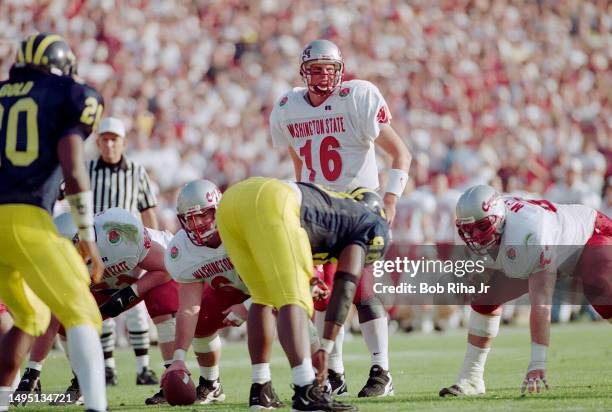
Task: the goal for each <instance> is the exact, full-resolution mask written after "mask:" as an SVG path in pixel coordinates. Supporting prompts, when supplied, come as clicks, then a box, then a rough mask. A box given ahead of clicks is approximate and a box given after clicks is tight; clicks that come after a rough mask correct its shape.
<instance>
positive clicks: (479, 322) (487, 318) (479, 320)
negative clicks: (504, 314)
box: [468, 308, 501, 338]
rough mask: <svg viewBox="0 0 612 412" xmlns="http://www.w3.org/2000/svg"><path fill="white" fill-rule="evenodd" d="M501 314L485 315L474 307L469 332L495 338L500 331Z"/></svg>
mask: <svg viewBox="0 0 612 412" xmlns="http://www.w3.org/2000/svg"><path fill="white" fill-rule="evenodd" d="M500 319H501V316H500V315H483V314H482V313H479V312H477V311H476V310H474V308H472V312H471V313H470V321H469V326H468V332H469V334H470V335H474V336H480V337H483V338H494V337H496V336H497V333H498V332H499V322H500Z"/></svg>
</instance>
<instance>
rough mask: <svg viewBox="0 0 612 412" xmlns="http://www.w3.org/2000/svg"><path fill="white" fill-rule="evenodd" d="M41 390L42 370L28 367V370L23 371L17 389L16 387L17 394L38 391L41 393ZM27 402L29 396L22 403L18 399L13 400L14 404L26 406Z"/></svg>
mask: <svg viewBox="0 0 612 412" xmlns="http://www.w3.org/2000/svg"><path fill="white" fill-rule="evenodd" d="M41 392H42V388H41V385H40V371H37V370H36V369H30V368H26V370H25V371H24V372H23V376H22V377H21V381H20V382H19V386H17V389H15V395H17V394H30V393H37V394H39V395H40V393H41ZM27 403H28V401H27V398H26V399H25V400H24V401H23V402H21V403H19V402H18V401H13V405H14V406H19V405H21V406H25V405H26V404H27Z"/></svg>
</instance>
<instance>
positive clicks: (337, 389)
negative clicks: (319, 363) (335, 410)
mask: <svg viewBox="0 0 612 412" xmlns="http://www.w3.org/2000/svg"><path fill="white" fill-rule="evenodd" d="M324 390H325V392H327V393H329V394H330V395H331V396H348V388H347V386H346V378H345V377H344V373H338V372H336V371H333V370H331V369H328V370H327V382H325V389H324Z"/></svg>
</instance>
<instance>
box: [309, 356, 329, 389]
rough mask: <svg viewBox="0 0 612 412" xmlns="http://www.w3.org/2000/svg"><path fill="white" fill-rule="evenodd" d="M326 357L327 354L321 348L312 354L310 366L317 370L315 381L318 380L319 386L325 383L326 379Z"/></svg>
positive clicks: (327, 357)
mask: <svg viewBox="0 0 612 412" xmlns="http://www.w3.org/2000/svg"><path fill="white" fill-rule="evenodd" d="M328 359H329V354H328V353H327V352H325V351H324V350H323V349H319V350H318V351H316V352H315V353H314V354H313V355H312V366H314V367H315V369H316V370H317V382H319V385H321V386H323V385H325V382H326V381H327V368H328V366H327V361H328Z"/></svg>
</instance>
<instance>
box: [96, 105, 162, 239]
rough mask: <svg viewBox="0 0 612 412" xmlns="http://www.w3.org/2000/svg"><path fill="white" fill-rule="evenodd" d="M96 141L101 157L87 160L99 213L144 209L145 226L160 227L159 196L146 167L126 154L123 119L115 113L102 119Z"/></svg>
mask: <svg viewBox="0 0 612 412" xmlns="http://www.w3.org/2000/svg"><path fill="white" fill-rule="evenodd" d="M96 145H97V146H98V150H99V151H100V157H99V158H98V159H97V160H90V161H89V162H88V163H87V170H88V171H89V178H90V180H91V187H92V190H93V195H94V209H95V213H98V212H101V211H103V210H106V209H109V208H111V207H120V208H122V209H126V210H128V211H130V212H131V213H133V214H134V215H137V214H138V213H140V216H141V218H142V223H143V224H144V226H145V227H148V228H151V229H157V217H156V215H155V206H156V205H157V200H156V199H155V194H154V193H153V191H152V189H151V182H150V181H149V176H148V175H147V172H146V170H145V168H144V167H142V166H141V165H139V164H136V163H134V162H132V161H131V160H129V159H127V158H126V157H125V155H124V151H125V126H124V125H123V122H122V121H121V120H119V119H117V118H114V117H107V118H104V119H102V121H101V122H100V126H99V129H98V137H97V138H96Z"/></svg>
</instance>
